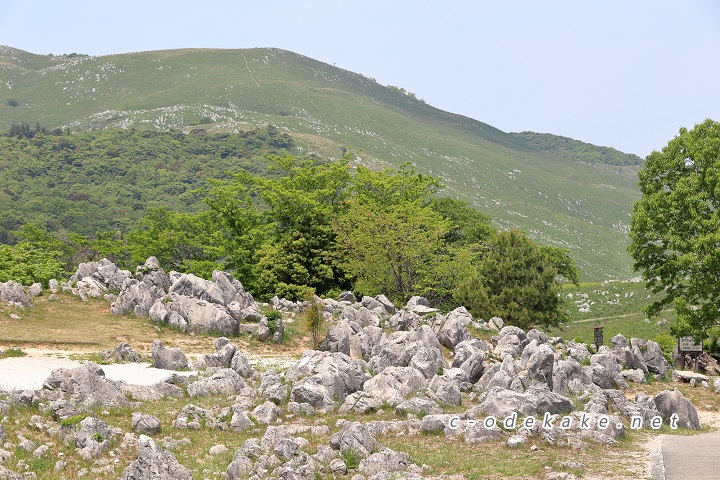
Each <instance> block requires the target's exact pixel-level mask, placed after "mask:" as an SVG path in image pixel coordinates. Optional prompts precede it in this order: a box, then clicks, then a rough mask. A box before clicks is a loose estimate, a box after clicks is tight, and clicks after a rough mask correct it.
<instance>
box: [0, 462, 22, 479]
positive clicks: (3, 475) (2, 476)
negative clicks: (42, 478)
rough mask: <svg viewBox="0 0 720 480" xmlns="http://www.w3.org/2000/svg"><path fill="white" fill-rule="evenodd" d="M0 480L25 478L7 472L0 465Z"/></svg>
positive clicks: (10, 471)
mask: <svg viewBox="0 0 720 480" xmlns="http://www.w3.org/2000/svg"><path fill="white" fill-rule="evenodd" d="M0 479H2V480H25V477H24V476H22V475H20V474H19V473H16V472H13V471H12V470H8V469H7V468H5V467H3V466H2V465H0Z"/></svg>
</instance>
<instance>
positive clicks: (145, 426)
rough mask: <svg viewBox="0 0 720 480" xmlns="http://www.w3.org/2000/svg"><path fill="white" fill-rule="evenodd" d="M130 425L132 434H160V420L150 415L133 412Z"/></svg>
mask: <svg viewBox="0 0 720 480" xmlns="http://www.w3.org/2000/svg"><path fill="white" fill-rule="evenodd" d="M131 423H132V429H133V432H137V433H144V434H146V435H157V434H158V433H160V420H158V419H157V418H155V417H153V416H152V415H148V414H146V413H139V412H133V414H132V420H131Z"/></svg>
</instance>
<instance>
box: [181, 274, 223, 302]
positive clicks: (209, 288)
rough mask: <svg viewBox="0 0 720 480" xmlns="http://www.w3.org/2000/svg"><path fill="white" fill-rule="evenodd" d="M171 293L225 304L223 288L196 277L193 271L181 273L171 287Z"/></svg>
mask: <svg viewBox="0 0 720 480" xmlns="http://www.w3.org/2000/svg"><path fill="white" fill-rule="evenodd" d="M168 293H170V294H175V295H178V296H182V297H187V298H193V299H195V300H204V301H206V302H209V303H214V304H217V305H225V298H224V296H223V290H222V289H221V288H220V287H218V286H217V285H216V284H214V283H213V282H210V281H208V280H205V279H203V278H199V277H196V276H195V275H193V274H192V273H189V274H183V275H180V277H179V278H178V279H177V280H175V281H174V282H173V284H172V287H170V291H169V292H168Z"/></svg>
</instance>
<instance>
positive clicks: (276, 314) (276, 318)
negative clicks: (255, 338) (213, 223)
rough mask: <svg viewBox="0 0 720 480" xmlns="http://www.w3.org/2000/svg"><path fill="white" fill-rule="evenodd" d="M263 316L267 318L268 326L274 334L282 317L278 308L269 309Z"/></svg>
mask: <svg viewBox="0 0 720 480" xmlns="http://www.w3.org/2000/svg"><path fill="white" fill-rule="evenodd" d="M265 318H267V326H268V328H269V329H270V331H271V332H272V333H273V335H274V334H275V332H276V331H277V329H278V324H279V323H280V320H281V319H282V313H280V311H279V310H271V311H269V312H267V313H266V314H265Z"/></svg>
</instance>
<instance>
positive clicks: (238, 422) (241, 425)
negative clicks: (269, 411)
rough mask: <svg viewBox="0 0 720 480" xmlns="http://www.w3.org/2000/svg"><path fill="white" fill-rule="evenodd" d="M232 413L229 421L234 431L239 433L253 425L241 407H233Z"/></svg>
mask: <svg viewBox="0 0 720 480" xmlns="http://www.w3.org/2000/svg"><path fill="white" fill-rule="evenodd" d="M232 411H233V415H232V418H231V419H230V427H231V428H232V429H233V430H234V431H236V432H241V431H243V430H245V429H246V428H249V427H252V426H253V425H254V424H253V422H252V420H250V417H249V416H248V412H247V411H246V410H245V409H244V407H243V406H242V405H233V406H232Z"/></svg>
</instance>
